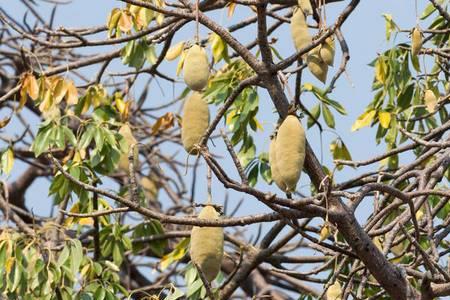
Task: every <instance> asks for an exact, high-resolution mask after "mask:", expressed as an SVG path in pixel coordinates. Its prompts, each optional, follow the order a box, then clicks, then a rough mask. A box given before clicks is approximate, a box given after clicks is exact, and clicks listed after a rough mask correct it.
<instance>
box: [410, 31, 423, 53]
mask: <svg viewBox="0 0 450 300" xmlns="http://www.w3.org/2000/svg"><path fill="white" fill-rule="evenodd" d="M420 49H422V33H421V32H420V29H419V28H418V27H414V29H413V30H412V33H411V54H412V55H414V56H416V55H417V54H419V52H420Z"/></svg>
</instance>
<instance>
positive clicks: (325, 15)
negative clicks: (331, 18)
mask: <svg viewBox="0 0 450 300" xmlns="http://www.w3.org/2000/svg"><path fill="white" fill-rule="evenodd" d="M321 9H322V11H323V24H322V28H325V27H326V26H327V12H326V10H325V0H322V4H321Z"/></svg>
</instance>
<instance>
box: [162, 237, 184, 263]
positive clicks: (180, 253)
mask: <svg viewBox="0 0 450 300" xmlns="http://www.w3.org/2000/svg"><path fill="white" fill-rule="evenodd" d="M188 245H189V239H188V238H184V239H182V240H181V241H180V242H179V243H178V244H177V245H176V246H175V249H174V250H173V251H172V252H170V253H169V254H166V255H164V256H163V258H162V259H161V262H160V267H161V270H162V271H164V270H165V269H167V267H168V266H170V265H171V264H172V263H173V262H175V261H177V260H180V259H182V258H183V257H184V255H185V254H186V252H187V249H188Z"/></svg>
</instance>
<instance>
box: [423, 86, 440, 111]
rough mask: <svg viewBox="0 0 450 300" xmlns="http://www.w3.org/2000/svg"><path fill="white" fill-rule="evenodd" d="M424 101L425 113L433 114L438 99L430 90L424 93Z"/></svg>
mask: <svg viewBox="0 0 450 300" xmlns="http://www.w3.org/2000/svg"><path fill="white" fill-rule="evenodd" d="M424 101H425V105H426V106H427V111H428V112H430V113H433V112H434V111H435V110H436V105H437V103H438V99H437V97H436V95H435V94H434V92H433V91H432V90H430V89H428V90H426V91H425V95H424Z"/></svg>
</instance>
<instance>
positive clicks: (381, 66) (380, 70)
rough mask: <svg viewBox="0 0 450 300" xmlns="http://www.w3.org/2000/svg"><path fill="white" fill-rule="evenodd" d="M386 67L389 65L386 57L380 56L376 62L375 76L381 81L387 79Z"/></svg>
mask: <svg viewBox="0 0 450 300" xmlns="http://www.w3.org/2000/svg"><path fill="white" fill-rule="evenodd" d="M386 69H387V66H386V63H385V61H384V58H383V57H382V56H380V57H379V58H378V60H377V62H376V63H375V78H376V79H377V80H378V81H379V82H381V83H384V82H385V81H386Z"/></svg>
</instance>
